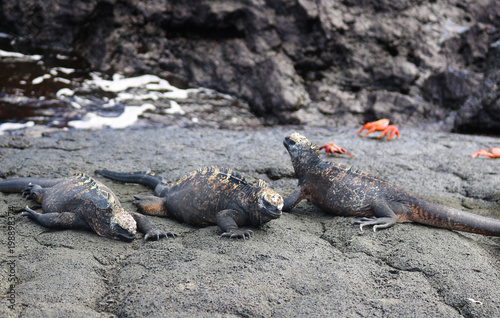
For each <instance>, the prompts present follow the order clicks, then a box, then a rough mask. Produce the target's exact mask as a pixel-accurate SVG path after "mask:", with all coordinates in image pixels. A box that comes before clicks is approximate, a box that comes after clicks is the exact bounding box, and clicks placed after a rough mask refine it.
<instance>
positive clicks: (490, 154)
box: [470, 147, 500, 159]
mask: <svg viewBox="0 0 500 318" xmlns="http://www.w3.org/2000/svg"><path fill="white" fill-rule="evenodd" d="M470 156H471V157H472V158H476V157H477V156H485V157H486V158H488V159H493V158H500V147H497V148H492V147H490V149H489V151H488V150H484V149H479V150H478V151H476V152H475V153H473V154H471V155H470Z"/></svg>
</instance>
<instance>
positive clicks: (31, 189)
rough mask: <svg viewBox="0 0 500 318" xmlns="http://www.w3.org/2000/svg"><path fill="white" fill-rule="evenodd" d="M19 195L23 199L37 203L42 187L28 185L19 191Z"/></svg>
mask: <svg viewBox="0 0 500 318" xmlns="http://www.w3.org/2000/svg"><path fill="white" fill-rule="evenodd" d="M21 195H22V197H23V198H27V199H31V200H34V201H36V202H39V198H40V197H41V195H42V187H41V186H39V185H38V184H33V183H30V184H28V186H26V188H25V189H24V190H23V191H21Z"/></svg>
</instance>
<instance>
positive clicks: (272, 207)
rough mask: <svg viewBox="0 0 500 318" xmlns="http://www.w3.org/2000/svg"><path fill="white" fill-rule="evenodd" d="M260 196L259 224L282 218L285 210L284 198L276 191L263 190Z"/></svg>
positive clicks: (259, 193) (258, 194)
mask: <svg viewBox="0 0 500 318" xmlns="http://www.w3.org/2000/svg"><path fill="white" fill-rule="evenodd" d="M257 196H258V215H257V218H258V219H259V223H266V222H268V221H271V220H274V219H277V218H279V217H280V216H281V209H283V198H282V197H281V195H279V194H278V193H277V192H276V191H274V190H271V189H267V188H261V189H260V191H259V192H258V193H257Z"/></svg>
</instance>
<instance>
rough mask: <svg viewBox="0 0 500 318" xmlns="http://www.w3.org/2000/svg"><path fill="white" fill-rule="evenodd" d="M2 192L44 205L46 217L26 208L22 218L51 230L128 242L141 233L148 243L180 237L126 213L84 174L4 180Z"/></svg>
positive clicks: (0, 181)
mask: <svg viewBox="0 0 500 318" xmlns="http://www.w3.org/2000/svg"><path fill="white" fill-rule="evenodd" d="M0 191H2V192H21V193H22V196H23V197H27V198H29V199H33V200H34V201H36V202H37V203H39V204H41V205H42V209H43V211H44V213H43V214H42V213H38V212H36V211H34V210H32V209H30V208H29V207H27V206H26V208H25V212H23V213H22V214H21V215H23V216H28V217H30V218H32V219H34V220H36V221H37V222H38V223H40V224H41V225H42V226H45V227H48V228H54V229H83V230H93V231H94V232H96V233H97V234H98V235H100V236H104V237H107V238H111V239H116V240H122V241H127V242H130V241H132V240H133V239H134V237H135V233H136V231H137V230H139V231H140V232H143V233H144V234H145V236H144V240H149V239H154V240H159V239H160V238H162V237H168V236H169V235H170V236H173V237H174V236H176V234H174V233H171V232H166V233H165V232H163V231H161V230H159V229H157V228H156V226H155V225H154V224H153V222H151V221H150V220H149V219H148V218H146V217H145V216H144V215H141V214H139V213H130V212H127V211H125V210H124V209H123V208H122V206H121V204H120V201H118V198H117V197H116V196H115V194H114V193H113V192H112V191H111V190H110V189H109V188H108V187H106V186H105V185H103V184H102V183H100V182H98V181H96V180H94V179H92V178H91V177H89V176H87V175H85V174H82V173H79V174H75V175H73V176H71V177H67V178H60V179H49V178H11V179H4V180H0Z"/></svg>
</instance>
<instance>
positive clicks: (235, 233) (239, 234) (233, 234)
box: [220, 229, 253, 240]
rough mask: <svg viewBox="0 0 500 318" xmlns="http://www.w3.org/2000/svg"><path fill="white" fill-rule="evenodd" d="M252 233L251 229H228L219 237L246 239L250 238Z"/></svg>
mask: <svg viewBox="0 0 500 318" xmlns="http://www.w3.org/2000/svg"><path fill="white" fill-rule="evenodd" d="M252 235H253V231H252V230H245V231H242V230H238V229H237V230H229V231H228V232H224V233H222V235H221V236H220V237H229V238H230V239H232V238H242V239H244V240H246V239H247V238H250V237H251V236H252Z"/></svg>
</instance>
